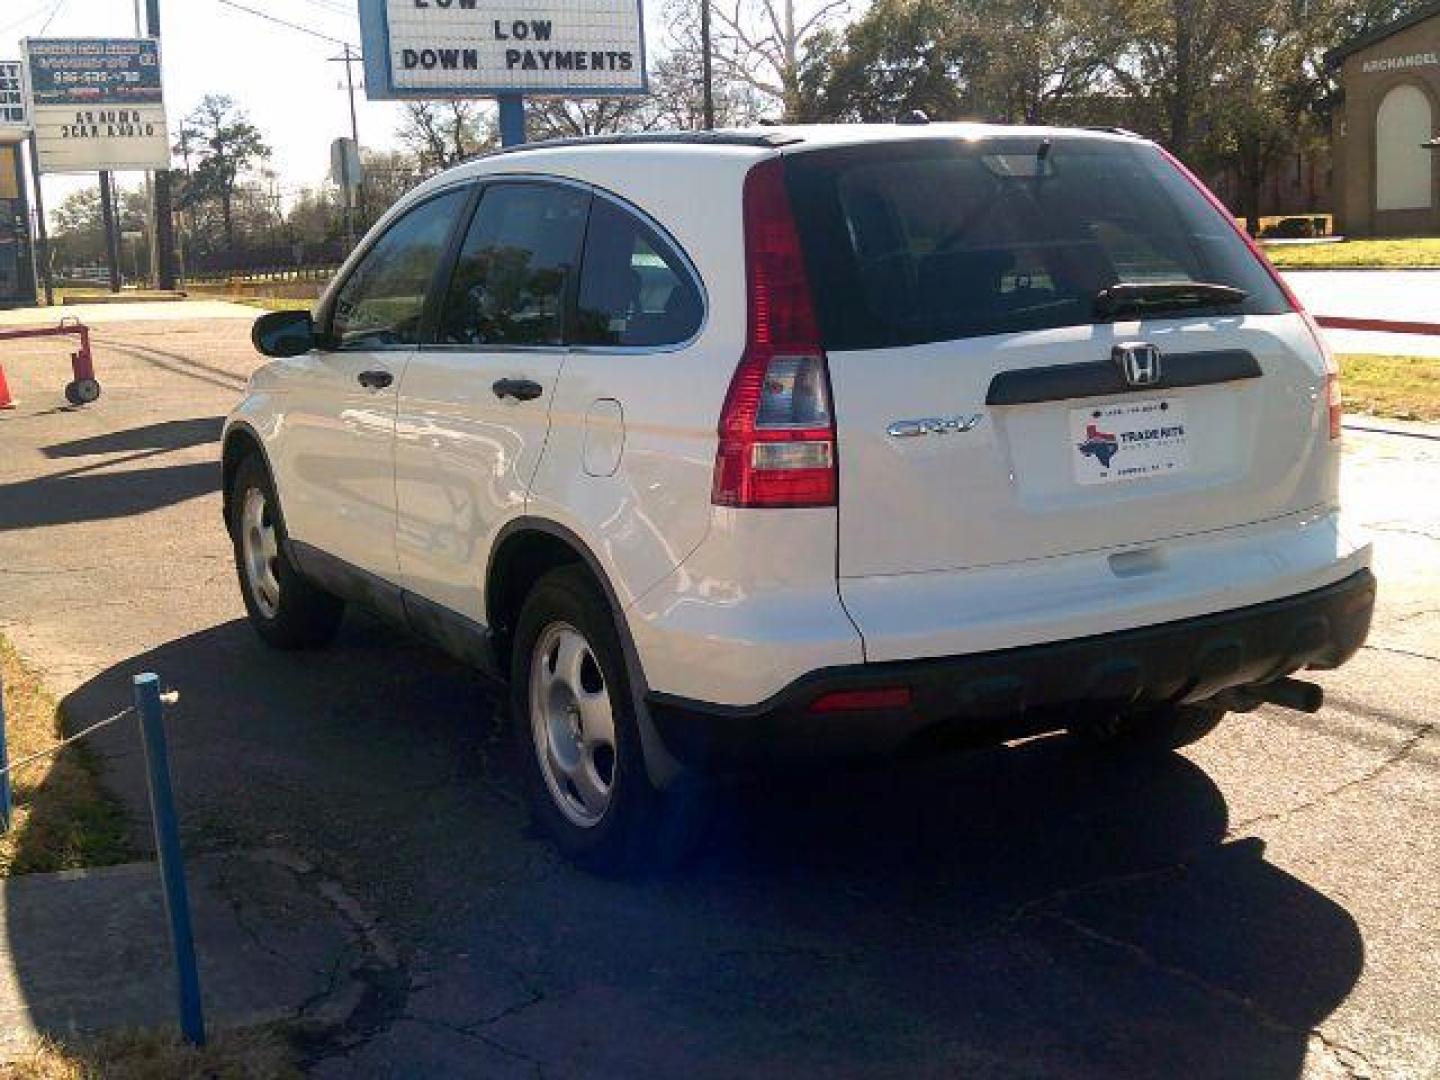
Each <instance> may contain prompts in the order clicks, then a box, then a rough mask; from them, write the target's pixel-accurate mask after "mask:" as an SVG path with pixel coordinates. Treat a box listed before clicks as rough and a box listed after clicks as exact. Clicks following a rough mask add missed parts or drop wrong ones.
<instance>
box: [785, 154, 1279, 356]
mask: <svg viewBox="0 0 1440 1080" xmlns="http://www.w3.org/2000/svg"><path fill="white" fill-rule="evenodd" d="M786 174H787V180H788V183H789V186H790V191H791V203H792V205H793V206H794V208H795V214H796V219H797V223H798V225H799V228H800V234H801V237H802V242H803V243H804V245H805V256H806V264H807V268H808V271H809V275H810V284H811V288H812V290H813V292H814V294H815V302H816V305H817V307H818V309H819V313H820V318H821V323H822V327H823V330H824V334H825V339H826V345H827V347H828V348H831V349H836V350H839V349H865V348H885V347H890V346H898V345H910V344H920V343H924V342H929V341H944V340H948V339H952V338H960V337H973V336H978V335H982V334H999V333H1008V332H1014V331H1020V330H1038V329H1045V328H1049V327H1057V326H1073V325H1083V324H1087V323H1091V322H1095V321H1096V315H1095V306H1094V305H1095V295H1096V293H1097V292H1099V291H1100V290H1101V289H1103V288H1105V287H1107V286H1110V285H1115V284H1119V283H1126V284H1131V283H1148V282H1208V283H1212V284H1219V285H1230V286H1233V287H1236V288H1239V289H1243V290H1244V291H1245V292H1246V293H1247V294H1248V296H1247V298H1246V299H1245V301H1243V302H1242V303H1240V304H1232V305H1229V306H1227V307H1224V308H1217V309H1214V310H1210V311H1198V312H1189V314H1215V313H1224V314H1237V313H1242V312H1243V313H1246V314H1266V313H1276V312H1283V311H1287V310H1289V309H1288V305H1287V304H1286V302H1285V298H1284V296H1283V295H1282V294H1281V292H1280V290H1279V289H1278V288H1277V287H1276V285H1275V282H1274V281H1273V280H1272V279H1271V277H1270V274H1269V272H1268V271H1267V270H1266V269H1265V268H1264V267H1263V266H1261V265H1260V263H1259V262H1257V261H1256V259H1255V257H1254V256H1253V255H1251V253H1250V251H1249V249H1248V248H1247V247H1246V246H1245V244H1244V242H1243V241H1242V240H1241V239H1240V238H1239V237H1238V236H1236V235H1235V233H1234V230H1233V229H1232V228H1231V226H1230V224H1229V223H1228V222H1227V221H1226V220H1225V219H1224V218H1223V217H1222V216H1221V215H1220V214H1218V213H1217V212H1216V211H1215V209H1214V207H1212V206H1211V205H1210V204H1209V202H1208V201H1207V200H1206V199H1205V198H1204V197H1203V196H1202V195H1201V194H1200V193H1199V192H1198V191H1196V190H1195V188H1194V187H1193V186H1192V185H1191V184H1190V183H1189V181H1188V180H1186V179H1185V178H1184V177H1183V176H1181V175H1180V174H1179V173H1177V172H1176V171H1175V169H1174V167H1173V166H1171V165H1170V164H1169V163H1168V162H1166V161H1165V160H1164V158H1163V157H1162V156H1161V155H1160V154H1159V152H1158V151H1157V150H1155V148H1153V147H1150V146H1146V145H1145V144H1142V143H1126V142H1116V141H1110V140H1099V139H1063V138H1062V139H1055V140H1053V142H1051V143H1050V144H1049V145H1048V147H1045V148H1044V149H1043V152H1042V141H1041V140H1040V139H1038V138H1028V139H1019V138H1007V139H1001V140H975V141H969V140H965V141H962V140H954V141H948V140H947V141H940V140H925V141H913V142H908V143H899V144H895V143H890V144H885V145H882V146H875V145H872V146H858V147H845V148H838V149H833V150H821V151H811V152H806V153H797V154H793V155H790V156H788V157H787V158H786Z"/></svg>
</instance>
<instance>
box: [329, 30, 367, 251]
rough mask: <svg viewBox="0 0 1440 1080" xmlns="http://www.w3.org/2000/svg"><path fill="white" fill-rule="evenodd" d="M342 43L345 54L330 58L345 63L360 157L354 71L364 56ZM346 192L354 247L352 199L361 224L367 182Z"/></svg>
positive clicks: (348, 228)
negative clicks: (357, 207)
mask: <svg viewBox="0 0 1440 1080" xmlns="http://www.w3.org/2000/svg"><path fill="white" fill-rule="evenodd" d="M341 44H342V45H343V46H344V49H345V53H344V55H343V56H332V57H330V60H331V62H332V63H342V64H344V65H345V91H346V93H347V94H349V95H350V138H351V139H352V140H354V142H355V156H356V158H357V159H358V158H359V156H360V122H359V120H358V119H356V114H355V71H354V65H355V63H356V62H357V61H359V60H362V59H363V57H362V56H361V54H360V53H358V52H356V51H355V50H354V49H352V48H351V47H350V43H349V42H348V41H347V42H342V43H341ZM362 176H363V173H362ZM344 194H345V212H346V217H347V221H348V222H349V223H348V224H347V225H346V231H347V233H348V234H349V244H350V246H351V247H352V248H353V247H354V246H355V237H354V231H355V225H354V221H353V218H354V210H353V208H352V206H351V199H354V201H355V203H356V204H358V206H359V210H360V221H361V224H364V221H365V182H364V180H363V179H362V180H361V181H360V183H359V184H357V185H355V188H354V189H353V194H352V192H351V191H350V190H347V191H346V192H345V193H344Z"/></svg>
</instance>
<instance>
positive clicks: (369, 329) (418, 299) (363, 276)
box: [330, 188, 470, 349]
mask: <svg viewBox="0 0 1440 1080" xmlns="http://www.w3.org/2000/svg"><path fill="white" fill-rule="evenodd" d="M469 194H470V190H469V189H468V188H456V189H454V190H452V191H448V192H446V193H445V194H443V195H437V196H436V197H435V198H433V199H430V200H429V201H428V202H423V203H421V204H420V205H419V206H417V207H415V208H414V209H413V210H411V211H409V212H408V213H406V214H405V215H404V216H402V217H401V218H399V220H397V221H396V222H395V223H394V224H393V225H391V226H390V228H389V229H388V230H386V232H385V233H384V235H382V236H381V237H380V239H379V240H377V241H376V242H375V244H374V246H373V247H371V248H370V250H369V251H368V252H367V253H366V254H365V256H364V257H363V258H362V259H361V260H360V263H359V265H358V266H356V267H355V269H354V271H353V272H352V273H351V274H350V276H349V278H347V279H346V281H345V284H344V285H342V286H341V287H340V292H339V293H338V294H337V295H336V297H335V309H334V315H333V316H332V318H331V323H330V332H331V335H332V337H334V339H335V341H336V343H337V344H338V346H339V347H340V348H342V349H343V348H351V349H364V348H375V347H378V346H384V345H414V344H416V343H417V342H419V340H420V322H421V318H422V316H423V314H424V311H425V297H426V294H427V293H428V292H429V290H430V285H431V283H432V282H433V281H434V280H435V273H436V271H437V270H438V269H439V267H440V260H441V258H442V257H443V256H444V254H445V248H446V246H447V244H448V242H449V240H450V235H451V232H452V231H453V229H454V228H455V223H456V219H457V218H459V216H460V211H461V210H462V209H463V208H464V206H465V200H466V199H467V198H468V197H469Z"/></svg>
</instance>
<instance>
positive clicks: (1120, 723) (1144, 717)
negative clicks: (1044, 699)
mask: <svg viewBox="0 0 1440 1080" xmlns="http://www.w3.org/2000/svg"><path fill="white" fill-rule="evenodd" d="M1223 719H1225V710H1224V709H1222V708H1220V707H1219V706H1216V705H1206V704H1198V705H1160V706H1157V707H1155V708H1150V709H1143V710H1138V711H1136V712H1132V713H1126V714H1124V715H1122V716H1117V717H1113V718H1107V719H1105V720H1103V721H1092V722H1089V723H1085V724H1079V725H1076V726H1075V727H1072V728H1071V729H1070V730H1071V732H1072V734H1075V735H1077V736H1079V737H1080V738H1081V739H1083V740H1084V741H1085V742H1086V743H1089V744H1090V745H1092V746H1097V747H1103V748H1111V747H1113V748H1115V749H1120V750H1141V751H1168V750H1179V749H1180V748H1181V747H1184V746H1189V745H1190V744H1191V743H1196V742H1199V741H1200V740H1201V739H1203V738H1204V737H1205V736H1206V735H1209V734H1210V732H1212V731H1214V730H1215V728H1216V727H1217V726H1218V725H1219V723H1220V721H1221V720H1223Z"/></svg>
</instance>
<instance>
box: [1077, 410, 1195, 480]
mask: <svg viewBox="0 0 1440 1080" xmlns="http://www.w3.org/2000/svg"><path fill="white" fill-rule="evenodd" d="M1070 460H1071V461H1072V462H1073V463H1074V468H1075V479H1076V481H1078V482H1079V483H1081V484H1112V483H1115V482H1117V481H1121V480H1140V479H1143V478H1145V477H1149V476H1165V475H1168V474H1171V473H1177V472H1180V471H1182V470H1184V469H1186V468H1188V467H1189V465H1190V444H1189V436H1188V433H1187V432H1186V430H1185V406H1184V404H1183V403H1182V402H1180V401H1176V400H1174V399H1173V398H1149V399H1146V400H1144V401H1119V402H1115V403H1114V404H1110V405H1094V406H1091V407H1090V408H1087V409H1071V410H1070Z"/></svg>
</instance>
